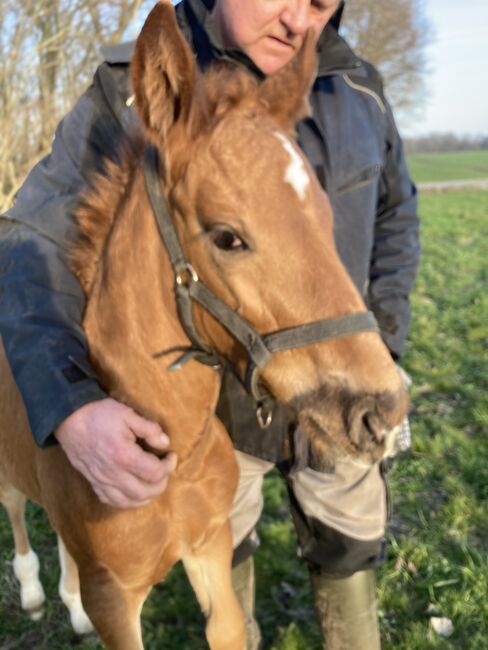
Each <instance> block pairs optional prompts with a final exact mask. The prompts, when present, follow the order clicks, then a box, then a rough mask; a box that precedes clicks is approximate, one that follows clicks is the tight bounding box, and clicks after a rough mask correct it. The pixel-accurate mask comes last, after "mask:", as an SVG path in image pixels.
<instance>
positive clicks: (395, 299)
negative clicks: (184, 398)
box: [0, 0, 419, 458]
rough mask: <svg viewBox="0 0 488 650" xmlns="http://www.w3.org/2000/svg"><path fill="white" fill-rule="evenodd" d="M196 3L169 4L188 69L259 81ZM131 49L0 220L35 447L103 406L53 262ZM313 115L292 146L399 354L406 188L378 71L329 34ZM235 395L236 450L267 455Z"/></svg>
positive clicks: (10, 331)
mask: <svg viewBox="0 0 488 650" xmlns="http://www.w3.org/2000/svg"><path fill="white" fill-rule="evenodd" d="M208 1H209V0H183V2H182V3H181V4H180V5H179V6H178V8H177V13H178V19H179V23H180V25H181V27H182V29H183V32H184V34H185V36H186V38H187V39H188V40H189V42H190V43H191V44H192V46H193V48H194V49H195V52H196V54H197V58H198V62H199V64H200V66H201V67H202V68H205V67H206V66H207V65H208V64H209V63H210V62H211V61H212V60H213V59H214V58H230V59H234V60H235V59H237V60H240V61H241V62H243V63H244V64H245V65H248V66H249V67H250V68H251V69H252V70H253V71H254V72H255V73H256V74H259V71H257V70H256V68H255V67H254V66H253V64H252V62H251V61H249V60H248V59H246V57H245V56H244V55H242V54H241V53H239V52H236V51H226V50H224V49H223V48H222V47H221V46H220V45H219V40H218V34H217V33H216V30H215V26H214V25H213V22H212V17H211V14H210V13H209V11H208V9H207V7H206V6H205V4H208ZM131 50H132V48H131V46H130V45H127V46H117V47H115V48H110V49H109V50H108V51H107V53H106V55H107V56H106V61H105V62H104V63H103V64H102V65H101V66H100V67H99V69H98V70H97V72H96V74H95V77H94V81H93V84H92V85H91V86H90V88H89V89H88V90H87V91H86V93H85V94H84V95H83V96H82V97H81V98H80V100H79V101H78V102H77V103H76V105H75V106H74V108H73V110H72V111H71V112H70V113H69V114H68V115H67V116H66V117H65V118H64V120H63V121H62V122H61V123H60V125H59V126H58V129H57V131H56V137H55V140H54V144H53V149H52V152H51V154H50V155H49V156H47V157H46V158H44V159H43V160H42V161H41V162H40V163H38V164H37V165H36V166H35V167H34V169H33V170H32V171H31V173H30V174H29V176H28V178H27V179H26V181H25V183H24V185H23V187H22V188H21V190H20V191H19V193H18V196H17V198H16V201H15V204H14V206H13V207H12V209H10V210H9V211H8V212H7V213H6V214H5V215H3V216H2V217H1V218H0V334H1V336H2V338H3V343H4V346H5V349H6V352H7V356H8V359H9V362H10V365H11V367H12V371H13V373H14V376H15V379H16V381H17V384H18V386H19V388H20V391H21V393H22V395H23V398H24V402H25V405H26V408H27V413H28V416H29V421H30V424H31V427H32V430H33V432H34V435H35V438H36V440H37V442H38V444H40V445H45V444H49V443H50V442H52V441H53V437H52V436H51V433H52V431H53V429H54V428H55V427H56V426H57V425H58V424H59V423H60V422H61V421H62V420H63V419H64V418H66V417H67V416H68V415H70V414H71V413H72V412H73V411H74V410H76V409H77V408H79V407H80V406H82V405H83V404H86V403H87V402H90V401H93V400H96V399H100V398H103V397H105V396H106V395H105V393H104V391H103V390H102V388H101V387H100V386H99V384H98V382H97V380H96V377H95V376H94V375H93V374H92V373H90V372H89V369H87V368H86V367H85V370H84V371H83V370H81V369H80V368H79V366H80V365H81V366H84V363H83V360H86V355H87V351H86V340H85V336H84V333H83V330H82V328H81V325H80V323H81V321H82V315H83V310H84V298H83V294H82V291H81V288H80V286H79V284H78V282H77V280H76V278H75V277H74V276H73V275H72V274H71V272H70V271H69V270H68V267H67V264H66V261H65V254H66V251H67V249H68V247H69V244H70V242H71V241H72V239H73V237H74V234H75V228H74V222H73V217H72V215H73V211H74V209H75V207H76V204H77V197H78V195H79V193H80V191H81V190H83V189H84V188H85V187H86V185H87V183H88V182H89V178H90V174H91V173H92V172H93V171H94V170H98V169H100V162H101V160H102V157H103V156H107V155H108V156H110V157H115V156H116V151H117V146H118V143H119V142H120V139H121V134H122V133H123V131H124V130H126V129H127V128H128V126H129V125H130V124H131V122H132V121H133V120H134V119H135V116H134V112H133V109H131V108H130V107H129V106H128V104H130V102H128V101H127V100H128V98H129V97H130V87H129V84H130V72H129V61H130V56H131ZM311 105H312V110H313V117H312V118H308V119H306V120H304V121H302V122H301V123H300V124H299V126H298V134H299V142H300V145H301V147H302V149H303V150H304V152H305V153H306V155H307V156H308V158H309V159H310V161H311V163H312V166H313V167H314V169H315V171H316V173H317V176H318V178H319V180H320V182H321V183H322V184H323V185H324V187H325V188H326V190H327V192H328V193H329V196H330V199H331V202H332V206H333V209H334V214H335V236H336V241H337V246H338V249H339V254H340V255H341V257H342V259H343V261H344V262H345V265H346V267H347V268H348V270H349V272H350V274H351V276H352V278H353V280H354V281H355V283H356V285H357V286H358V288H359V289H360V291H361V293H362V294H363V296H364V297H365V299H366V301H367V302H368V304H369V306H370V308H371V309H372V310H373V311H374V313H375V314H376V317H377V319H378V321H379V324H380V328H381V331H382V335H383V338H384V341H385V343H386V345H387V346H388V347H389V349H390V350H391V352H392V354H393V355H395V356H399V355H400V354H401V352H402V350H403V347H404V343H405V337H406V333H407V327H408V322H409V301H408V296H409V293H410V291H411V288H412V285H413V282H414V278H415V272H416V268H417V263H418V255H419V243H418V220H417V215H416V192H415V188H414V186H413V185H412V183H411V181H410V178H409V174H408V171H407V168H406V164H405V160H404V156H403V151H402V144H401V141H400V138H399V135H398V132H397V129H396V127H395V124H394V120H393V117H392V114H391V110H390V107H389V106H388V104H387V102H386V100H385V98H384V96H383V90H382V84H381V80H380V78H379V75H378V73H377V72H376V70H375V69H374V68H373V67H372V66H371V65H369V64H367V63H366V62H364V61H361V60H360V59H359V58H358V57H357V56H356V55H355V54H354V53H353V52H352V50H351V49H350V48H349V47H348V45H347V44H346V43H345V42H344V41H343V39H342V38H341V37H340V36H339V34H338V33H337V31H336V29H335V26H334V25H333V24H329V25H328V26H327V27H326V29H325V30H324V33H323V35H322V38H321V40H320V58H319V70H318V76H317V79H316V82H315V85H314V87H313V91H312V95H311ZM73 360H75V362H73ZM0 380H1V378H0ZM236 391H237V389H236V387H232V388H229V389H228V390H227V392H226V397H225V398H224V399H223V401H222V403H221V406H220V414H221V415H222V417H223V418H224V421H225V423H226V424H227V426H228V428H229V429H230V431H231V434H232V435H233V436H234V438H235V444H236V446H238V447H239V448H241V449H243V450H244V451H248V452H249V453H256V454H258V455H263V456H265V457H268V458H271V457H273V456H274V453H272V452H271V451H270V450H271V449H272V448H273V446H276V443H275V441H273V442H272V438H273V437H275V438H276V436H277V433H276V429H275V430H273V429H272V430H271V431H268V433H267V434H266V435H264V436H263V435H262V433H261V432H259V431H258V430H257V427H256V425H255V420H254V414H253V412H252V410H251V409H250V405H249V404H248V403H247V401H246V399H245V398H244V397H243V396H242V395H240V396H239V395H236V394H235V393H236ZM243 429H245V430H246V435H245V436H244V437H242V438H241V436H240V435H239V433H240V432H243ZM250 429H253V431H254V433H253V431H250Z"/></svg>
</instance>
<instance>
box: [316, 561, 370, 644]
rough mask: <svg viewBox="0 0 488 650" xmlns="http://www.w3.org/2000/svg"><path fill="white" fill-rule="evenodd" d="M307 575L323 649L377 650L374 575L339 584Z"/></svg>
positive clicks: (367, 573) (360, 573) (361, 575)
mask: <svg viewBox="0 0 488 650" xmlns="http://www.w3.org/2000/svg"><path fill="white" fill-rule="evenodd" d="M310 575H311V580H312V588H313V593H314V598H315V608H316V611H317V615H318V618H319V623H320V630H321V633H322V638H323V640H324V648H326V649H327V650H380V648H381V643H380V633H379V627H378V614H377V612H376V585H375V576H374V571H373V570H369V571H358V573H355V574H354V575H352V576H351V577H350V578H342V579H339V580H333V579H332V578H327V577H325V576H323V575H321V574H320V573H311V574H310Z"/></svg>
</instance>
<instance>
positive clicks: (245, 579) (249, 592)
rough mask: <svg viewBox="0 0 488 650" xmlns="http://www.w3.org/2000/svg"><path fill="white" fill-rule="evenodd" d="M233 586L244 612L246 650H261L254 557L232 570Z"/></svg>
mask: <svg viewBox="0 0 488 650" xmlns="http://www.w3.org/2000/svg"><path fill="white" fill-rule="evenodd" d="M232 586H233V587H234V591H235V594H236V596H237V600H238V601H239V604H240V606H241V608H242V611H243V612H244V620H245V625H246V634H247V643H246V650H259V648H261V631H260V629H259V625H258V623H257V621H256V619H255V618H254V601H255V580H254V559H253V558H252V557H249V558H247V560H244V562H241V563H240V564H238V565H237V566H236V567H234V568H233V569H232Z"/></svg>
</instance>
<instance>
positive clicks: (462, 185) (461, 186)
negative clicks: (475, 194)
mask: <svg viewBox="0 0 488 650" xmlns="http://www.w3.org/2000/svg"><path fill="white" fill-rule="evenodd" d="M417 189H418V191H419V192H449V191H450V190H488V178H479V179H474V180H464V181H441V182H437V183H417Z"/></svg>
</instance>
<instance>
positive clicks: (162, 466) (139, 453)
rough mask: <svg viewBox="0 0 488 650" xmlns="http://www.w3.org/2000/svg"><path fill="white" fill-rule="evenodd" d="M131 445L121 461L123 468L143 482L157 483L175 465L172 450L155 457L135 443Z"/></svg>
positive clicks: (174, 455)
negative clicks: (162, 455)
mask: <svg viewBox="0 0 488 650" xmlns="http://www.w3.org/2000/svg"><path fill="white" fill-rule="evenodd" d="M132 447H133V448H132V450H131V453H130V454H127V456H126V459H125V462H124V463H123V466H124V469H125V470H126V471H127V472H129V473H130V474H132V475H133V476H135V477H136V478H138V479H139V480H141V481H143V482H145V483H148V484H155V485H157V484H158V483H160V482H161V481H163V480H164V479H165V478H166V477H167V476H168V475H169V474H170V473H171V472H172V471H173V470H174V469H175V467H176V454H175V453H174V452H173V451H171V452H169V453H168V454H167V455H166V456H165V457H164V458H157V457H156V456H155V455H154V454H151V453H150V452H147V451H144V450H143V449H142V448H141V447H139V445H137V444H136V443H134V444H133V445H132Z"/></svg>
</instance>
